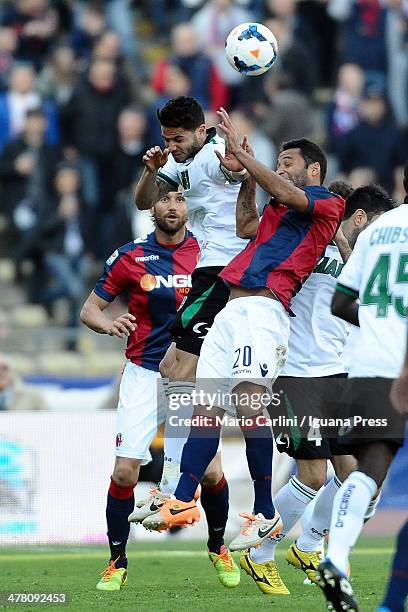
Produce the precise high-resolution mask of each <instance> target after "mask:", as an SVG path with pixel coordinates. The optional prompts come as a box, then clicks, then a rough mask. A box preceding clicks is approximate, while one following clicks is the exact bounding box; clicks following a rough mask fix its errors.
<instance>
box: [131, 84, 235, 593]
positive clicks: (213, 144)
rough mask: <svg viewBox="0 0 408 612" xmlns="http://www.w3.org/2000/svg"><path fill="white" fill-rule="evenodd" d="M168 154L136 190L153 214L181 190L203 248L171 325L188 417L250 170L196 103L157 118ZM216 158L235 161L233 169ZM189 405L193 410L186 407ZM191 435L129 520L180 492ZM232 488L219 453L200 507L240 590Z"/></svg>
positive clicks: (223, 299) (175, 442)
mask: <svg viewBox="0 0 408 612" xmlns="http://www.w3.org/2000/svg"><path fill="white" fill-rule="evenodd" d="M157 115H158V118H159V121H160V125H161V130H162V135H163V140H164V142H165V145H166V148H165V149H164V150H162V149H161V148H160V147H159V146H156V147H152V148H151V149H149V150H148V151H147V152H146V154H145V156H144V158H143V162H144V164H145V169H144V172H143V174H142V177H141V178H140V181H139V183H138V185H137V187H136V194H135V201H136V205H137V207H138V208H139V209H141V210H144V209H149V208H150V207H151V206H152V204H153V203H154V202H155V201H156V199H157V197H158V194H160V193H166V192H167V191H169V190H171V189H175V188H177V186H178V185H181V186H182V187H183V193H184V196H185V199H186V204H187V210H188V220H189V224H190V227H191V229H192V231H193V232H194V235H195V236H196V238H197V240H198V243H199V245H200V259H199V262H198V264H197V268H196V269H195V271H194V273H193V276H192V288H191V291H190V293H189V294H188V296H187V297H186V299H185V301H184V302H183V304H182V305H181V307H180V309H179V311H178V313H177V317H176V320H175V322H174V324H173V327H172V332H173V337H174V341H175V351H174V352H175V355H174V358H173V357H171V359H170V361H171V365H170V368H169V370H170V371H169V373H168V375H169V379H170V381H169V385H168V392H167V394H168V396H169V397H171V398H172V400H173V402H175V401H176V400H177V398H182V402H183V406H184V408H183V409H184V411H187V410H188V409H189V410H190V414H191V412H192V410H193V406H192V399H191V396H192V393H193V391H194V380H195V375H196V366H197V361H198V356H199V355H200V350H201V346H202V343H203V340H204V338H205V337H206V335H207V333H208V330H209V329H210V327H211V325H212V324H213V321H214V317H215V316H216V315H217V314H218V313H219V312H220V311H221V310H222V309H223V308H224V306H225V305H226V303H227V301H228V297H229V289H228V288H227V287H226V285H225V284H224V282H223V281H222V279H221V278H219V277H218V274H219V273H220V272H221V270H222V269H223V268H224V266H225V265H226V264H228V263H229V262H230V261H231V259H233V257H234V256H235V255H237V254H238V253H239V252H240V251H242V249H243V248H244V247H245V246H246V244H247V241H246V240H242V239H241V238H239V237H238V236H237V234H236V227H235V205H236V201H237V197H238V193H239V188H240V181H241V180H242V179H244V178H245V177H246V176H247V172H246V170H245V169H244V167H243V166H242V164H240V162H238V160H237V159H236V158H234V157H233V156H231V155H230V154H229V153H228V152H226V148H225V142H224V140H223V139H222V138H220V137H219V136H218V135H217V133H216V129H215V128H214V127H211V128H207V127H206V125H205V119H204V112H203V109H202V108H201V106H200V104H199V103H198V102H197V100H195V99H194V98H191V97H184V96H181V97H178V98H174V99H172V100H169V101H168V102H167V104H165V106H164V107H163V108H161V109H160V110H158V112H157ZM217 154H219V155H221V156H224V155H225V156H226V157H227V159H228V160H229V161H230V167H229V169H227V168H225V166H223V165H221V164H220V160H219V158H218V157H217ZM187 404H189V405H188V406H187ZM187 435H188V429H186V428H184V429H183V428H182V427H172V428H171V427H168V426H167V424H166V435H165V440H164V468H163V475H162V479H161V482H160V485H159V489H158V491H157V494H156V495H153V496H151V498H149V499H148V500H144V503H143V505H142V507H141V508H140V509H137V510H135V512H134V513H132V515H131V517H130V520H131V521H140V522H143V525H145V522H144V520H148V519H149V514H152V513H153V511H152V510H151V508H152V507H153V508H155V507H156V506H157V504H159V503H162V501H163V498H164V497H166V496H167V497H168V496H169V495H170V494H172V493H173V492H174V489H175V487H176V485H177V482H178V479H179V476H180V461H181V453H182V450H183V446H184V443H185V440H186V437H187ZM228 498H229V492H228V484H227V481H226V480H225V477H224V474H223V471H222V466H221V460H220V453H219V452H217V454H216V456H215V457H214V460H213V461H212V463H211V465H210V466H208V470H207V472H206V484H205V486H202V487H201V504H202V506H203V509H204V511H205V514H206V518H207V524H208V533H209V537H208V542H207V546H208V552H209V558H210V560H211V562H212V563H213V565H214V567H215V569H216V571H217V574H218V578H219V580H220V582H221V583H222V584H223V585H224V586H229V587H231V586H237V585H238V583H239V577H240V573H239V568H238V567H237V566H236V564H235V561H234V560H233V558H232V556H231V555H230V554H229V551H228V550H227V548H226V547H225V545H224V533H225V527H226V524H227V518H228V504H229V502H228Z"/></svg>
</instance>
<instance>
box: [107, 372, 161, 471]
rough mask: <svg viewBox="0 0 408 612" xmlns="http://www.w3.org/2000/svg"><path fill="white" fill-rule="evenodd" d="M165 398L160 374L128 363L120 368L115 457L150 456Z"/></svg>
mask: <svg viewBox="0 0 408 612" xmlns="http://www.w3.org/2000/svg"><path fill="white" fill-rule="evenodd" d="M165 412H166V398H165V396H164V390H163V385H162V380H161V377H160V374H159V373H158V372H155V371H153V370H147V369H146V368H142V367H140V366H138V365H136V364H134V363H130V362H128V363H127V364H126V366H125V369H124V371H123V375H122V379H121V383H120V387H119V401H118V409H117V415H116V456H117V457H125V458H131V459H140V461H141V465H144V464H145V463H148V462H149V461H150V459H151V457H150V453H149V446H150V444H151V441H152V440H153V438H154V436H155V434H156V432H157V428H158V426H159V425H160V424H161V423H163V422H164V419H165Z"/></svg>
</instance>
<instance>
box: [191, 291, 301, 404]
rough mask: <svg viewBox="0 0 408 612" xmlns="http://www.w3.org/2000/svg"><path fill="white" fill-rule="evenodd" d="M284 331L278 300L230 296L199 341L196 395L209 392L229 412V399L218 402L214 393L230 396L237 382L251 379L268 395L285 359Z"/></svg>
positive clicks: (286, 327)
mask: <svg viewBox="0 0 408 612" xmlns="http://www.w3.org/2000/svg"><path fill="white" fill-rule="evenodd" d="M289 329H290V326H289V315H288V313H287V312H286V310H285V309H284V307H283V306H282V304H281V303H280V302H278V301H277V300H273V299H271V298H268V297H263V296H251V297H242V298H235V299H233V300H230V301H229V302H228V303H227V305H226V306H225V308H223V309H222V310H221V312H220V313H219V314H218V315H217V316H216V317H215V319H214V323H213V325H212V327H211V328H210V330H209V332H208V334H207V336H206V337H205V339H204V342H203V346H202V348H201V353H200V358H199V360H198V364H197V386H196V392H197V393H198V394H200V395H197V397H198V398H199V397H200V396H201V397H202V395H201V394H203V393H204V394H205V393H207V392H208V393H212V394H213V395H212V398H213V400H214V401H213V405H214V406H218V407H220V408H224V409H225V410H228V412H230V411H231V402H228V401H227V402H223V403H222V405H221V404H220V402H218V403H217V398H216V397H215V395H214V393H215V392H216V391H217V392H220V393H222V394H223V393H225V394H230V393H231V392H232V391H233V389H234V387H236V385H238V384H239V383H241V382H252V383H255V384H258V385H260V386H263V387H265V388H266V389H267V392H268V393H269V394H271V393H272V384H273V383H274V381H275V380H276V378H277V376H278V374H279V372H280V370H281V369H282V368H283V366H284V365H285V362H286V359H287V351H288V340H289ZM220 379H221V380H220ZM206 405H209V404H206ZM265 407H266V406H265Z"/></svg>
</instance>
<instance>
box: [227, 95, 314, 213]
mask: <svg viewBox="0 0 408 612" xmlns="http://www.w3.org/2000/svg"><path fill="white" fill-rule="evenodd" d="M217 113H218V115H219V117H220V119H221V123H219V124H218V126H219V128H220V129H221V130H222V132H223V133H224V137H225V143H226V147H227V150H228V151H229V153H230V154H232V155H235V157H236V158H237V160H238V161H239V162H240V163H241V164H242V166H243V167H244V168H246V169H247V171H248V172H249V174H250V175H251V176H252V178H253V179H254V180H255V181H256V182H257V183H258V185H260V186H261V187H262V188H263V189H264V190H265V191H266V192H267V193H269V194H270V195H271V196H273V197H274V198H276V200H277V201H278V202H282V203H283V204H286V206H288V207H289V208H293V209H294V210H297V211H298V212H307V211H308V209H309V200H308V199H307V196H306V194H305V192H304V191H303V189H299V187H296V186H295V185H292V183H289V181H287V180H285V179H283V178H282V177H281V176H279V174H277V173H276V172H274V170H271V169H270V168H267V167H266V166H264V165H263V164H262V163H261V162H259V161H258V160H257V159H255V158H254V157H252V155H250V153H248V152H247V151H246V150H244V149H243V148H242V147H241V145H240V143H239V135H238V132H237V130H236V128H235V126H234V124H233V123H232V121H231V119H230V118H229V115H228V113H227V111H226V110H225V109H224V108H222V107H221V108H220V110H219V111H217Z"/></svg>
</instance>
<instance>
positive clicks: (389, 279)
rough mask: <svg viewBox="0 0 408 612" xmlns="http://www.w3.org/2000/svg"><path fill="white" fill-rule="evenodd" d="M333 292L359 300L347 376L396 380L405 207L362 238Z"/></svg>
mask: <svg viewBox="0 0 408 612" xmlns="http://www.w3.org/2000/svg"><path fill="white" fill-rule="evenodd" d="M337 290H338V291H341V292H343V293H346V294H348V295H351V296H352V297H355V298H356V299H359V300H360V306H359V310H358V320H359V323H360V328H359V330H358V331H357V334H356V335H355V339H356V342H355V343H354V346H355V347H356V350H355V352H354V354H353V356H352V359H350V370H349V376H350V377H352V378H364V377H368V378H370V377H381V378H396V377H397V376H399V374H400V372H401V368H402V364H403V361H404V356H405V351H406V343H407V316H408V204H401V206H398V208H396V209H395V210H390V211H389V212H386V213H384V214H383V215H381V216H380V217H379V218H378V219H377V220H376V221H374V223H372V224H371V225H370V226H369V227H368V228H367V229H365V230H364V231H363V232H361V234H360V236H359V237H358V239H357V242H356V245H355V247H354V250H353V252H352V254H351V256H350V259H349V260H348V261H347V263H346V265H345V266H344V268H343V270H342V272H341V274H340V276H339V278H338V284H337Z"/></svg>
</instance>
